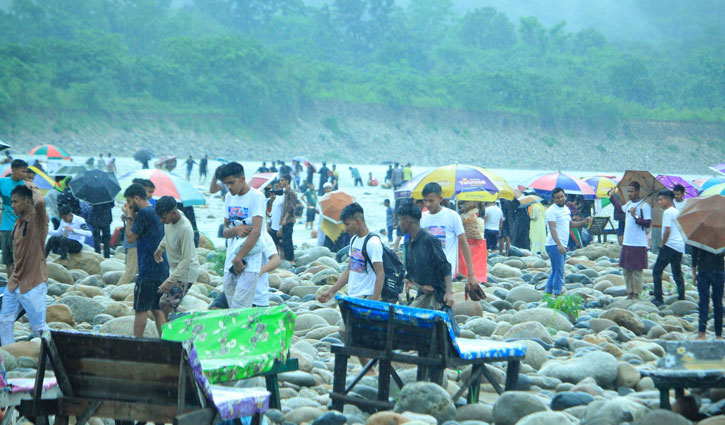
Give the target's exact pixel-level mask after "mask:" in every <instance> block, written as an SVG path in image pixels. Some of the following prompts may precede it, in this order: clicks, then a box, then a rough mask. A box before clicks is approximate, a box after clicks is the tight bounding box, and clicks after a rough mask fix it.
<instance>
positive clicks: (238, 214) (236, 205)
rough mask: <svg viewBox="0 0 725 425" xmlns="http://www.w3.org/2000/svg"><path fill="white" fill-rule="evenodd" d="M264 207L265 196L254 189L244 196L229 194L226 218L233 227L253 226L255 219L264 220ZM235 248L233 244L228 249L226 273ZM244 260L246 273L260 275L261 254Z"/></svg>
mask: <svg viewBox="0 0 725 425" xmlns="http://www.w3.org/2000/svg"><path fill="white" fill-rule="evenodd" d="M264 205H265V198H264V195H262V193H261V192H260V191H258V190H257V189H254V188H250V189H249V192H247V193H245V194H244V195H232V194H231V193H227V194H226V196H225V197H224V217H225V218H228V219H229V221H230V226H231V227H234V226H238V225H241V224H246V225H248V226H251V225H252V218H253V217H261V218H262V220H264ZM262 233H264V228H262ZM260 237H261V236H260ZM233 247H234V244H231V243H230V244H229V246H228V247H227V259H226V262H225V264H224V270H225V272H226V270H229V267H231V266H232V260H233V259H234V256H233V255H231V249H233ZM244 260H245V261H246V262H247V267H246V268H245V269H244V271H245V272H252V273H259V269H260V268H261V267H262V253H261V252H260V253H258V254H254V255H248V256H246V257H244Z"/></svg>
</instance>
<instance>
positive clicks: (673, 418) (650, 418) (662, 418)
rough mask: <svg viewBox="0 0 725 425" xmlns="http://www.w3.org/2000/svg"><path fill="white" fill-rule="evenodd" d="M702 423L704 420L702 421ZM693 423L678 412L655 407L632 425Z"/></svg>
mask: <svg viewBox="0 0 725 425" xmlns="http://www.w3.org/2000/svg"><path fill="white" fill-rule="evenodd" d="M700 423H701V424H702V422H700ZM664 424H667V425H692V422H690V421H688V420H687V419H685V418H684V417H682V416H680V415H678V414H677V413H674V412H671V411H669V410H664V409H655V410H652V411H650V412H647V413H645V415H644V416H643V417H642V418H640V419H639V420H638V421H635V422H634V423H633V424H632V425H664Z"/></svg>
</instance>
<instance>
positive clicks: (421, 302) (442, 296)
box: [398, 202, 453, 310]
mask: <svg viewBox="0 0 725 425" xmlns="http://www.w3.org/2000/svg"><path fill="white" fill-rule="evenodd" d="M421 215H422V214H421V212H420V208H418V206H417V205H415V204H414V203H413V202H404V203H402V204H401V205H400V207H398V217H400V228H401V230H402V231H403V232H404V233H407V234H408V235H410V238H409V239H408V241H407V242H405V270H406V271H407V273H406V282H405V285H406V289H407V290H410V289H411V288H413V287H414V286H415V287H416V289H417V292H418V295H417V296H416V297H415V300H413V302H412V303H411V307H418V308H425V309H428V310H441V309H443V308H444V307H445V306H448V307H452V306H453V289H452V283H451V265H450V263H449V262H448V260H447V259H446V254H445V252H443V247H442V246H441V244H440V242H439V241H438V239H437V238H436V237H435V236H433V235H431V234H430V233H428V232H426V231H424V230H423V229H421V227H420V219H421Z"/></svg>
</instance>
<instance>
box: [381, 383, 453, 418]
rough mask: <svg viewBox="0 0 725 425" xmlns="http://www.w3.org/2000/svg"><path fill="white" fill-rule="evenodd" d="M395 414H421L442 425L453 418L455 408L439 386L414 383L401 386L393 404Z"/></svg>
mask: <svg viewBox="0 0 725 425" xmlns="http://www.w3.org/2000/svg"><path fill="white" fill-rule="evenodd" d="M395 412H398V413H400V412H413V413H423V414H425V415H431V416H433V417H434V418H436V420H438V423H443V422H445V421H448V420H451V419H453V418H454V417H455V415H456V406H455V405H454V404H453V400H451V396H450V394H448V392H447V391H446V390H444V389H443V388H442V387H441V386H439V385H437V384H434V383H432V382H414V383H412V384H406V385H405V386H403V389H402V390H401V391H400V394H399V396H398V401H397V403H395Z"/></svg>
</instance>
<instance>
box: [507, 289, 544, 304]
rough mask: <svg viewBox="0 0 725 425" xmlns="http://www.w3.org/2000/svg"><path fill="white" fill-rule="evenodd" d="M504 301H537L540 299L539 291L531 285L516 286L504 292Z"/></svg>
mask: <svg viewBox="0 0 725 425" xmlns="http://www.w3.org/2000/svg"><path fill="white" fill-rule="evenodd" d="M506 301H508V302H510V303H515V302H516V301H523V302H527V303H534V302H539V301H541V293H540V292H539V291H537V290H536V289H534V287H532V286H523V285H522V286H517V287H515V288H514V289H512V290H510V291H509V293H508V294H506Z"/></svg>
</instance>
